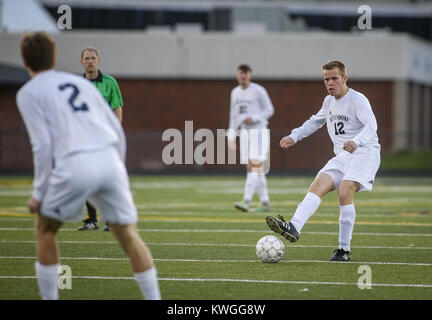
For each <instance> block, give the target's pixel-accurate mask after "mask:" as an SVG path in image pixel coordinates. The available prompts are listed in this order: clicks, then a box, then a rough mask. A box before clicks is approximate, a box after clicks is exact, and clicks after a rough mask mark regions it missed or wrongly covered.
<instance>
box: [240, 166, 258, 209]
mask: <svg viewBox="0 0 432 320" xmlns="http://www.w3.org/2000/svg"><path fill="white" fill-rule="evenodd" d="M257 180H258V177H257V174H256V173H253V172H248V173H247V175H246V182H245V188H244V196H243V201H244V202H246V203H249V202H250V201H251V200H252V198H253V195H254V193H255V189H256V185H257Z"/></svg>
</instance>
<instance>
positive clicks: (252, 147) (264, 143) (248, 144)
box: [240, 128, 270, 164]
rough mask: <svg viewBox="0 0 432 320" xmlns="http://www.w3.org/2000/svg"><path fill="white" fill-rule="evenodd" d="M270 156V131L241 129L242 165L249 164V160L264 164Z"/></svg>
mask: <svg viewBox="0 0 432 320" xmlns="http://www.w3.org/2000/svg"><path fill="white" fill-rule="evenodd" d="M269 156H270V130H269V129H267V128H262V129H240V163H241V164H247V163H248V161H249V160H257V161H261V162H264V161H266V160H269Z"/></svg>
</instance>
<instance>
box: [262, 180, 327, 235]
mask: <svg viewBox="0 0 432 320" xmlns="http://www.w3.org/2000/svg"><path fill="white" fill-rule="evenodd" d="M333 189H334V180H333V178H332V177H331V176H330V175H328V174H326V173H320V174H318V175H317V177H316V178H315V180H314V181H313V182H312V184H311V186H310V188H309V192H308V193H307V194H306V196H305V198H304V199H303V201H302V202H300V203H299V204H298V206H297V209H296V211H295V213H294V216H293V217H292V219H291V221H290V222H286V221H285V220H284V218H283V217H282V216H279V219H280V220H278V219H276V218H274V217H272V216H267V217H266V222H267V224H268V226H269V227H270V229H272V230H273V231H274V232H276V233H279V234H281V235H282V236H284V237H285V238H286V239H287V240H289V241H291V242H296V241H297V240H298V239H299V237H300V231H301V229H302V228H303V226H304V224H305V223H306V221H307V220H308V219H309V218H310V217H311V216H312V215H313V214H314V213H315V212H316V211H317V210H318V208H319V206H320V204H321V198H322V197H324V196H325V195H326V194H327V193H328V192H330V191H332V190H333Z"/></svg>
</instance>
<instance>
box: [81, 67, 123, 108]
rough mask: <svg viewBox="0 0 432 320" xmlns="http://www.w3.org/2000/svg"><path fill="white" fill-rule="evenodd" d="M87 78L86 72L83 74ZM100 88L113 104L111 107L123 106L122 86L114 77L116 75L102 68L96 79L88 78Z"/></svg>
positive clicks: (110, 103) (109, 102) (107, 99)
mask: <svg viewBox="0 0 432 320" xmlns="http://www.w3.org/2000/svg"><path fill="white" fill-rule="evenodd" d="M83 77H84V78H85V74H84V75H83ZM87 80H89V81H91V82H93V84H94V85H95V86H96V88H98V90H99V92H100V93H101V94H102V96H103V97H104V98H105V100H106V101H107V102H108V104H109V105H110V106H111V109H113V110H114V109H117V108H119V107H122V106H123V99H122V95H121V92H120V87H119V85H118V83H117V81H116V79H114V77H112V76H110V75H109V74H106V73H102V72H100V70H99V71H98V76H97V78H96V79H94V80H90V79H87Z"/></svg>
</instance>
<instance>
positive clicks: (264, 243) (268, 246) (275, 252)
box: [256, 236, 285, 263]
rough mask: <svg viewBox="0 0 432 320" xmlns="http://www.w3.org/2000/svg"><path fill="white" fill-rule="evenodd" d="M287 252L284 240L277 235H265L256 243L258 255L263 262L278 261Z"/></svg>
mask: <svg viewBox="0 0 432 320" xmlns="http://www.w3.org/2000/svg"><path fill="white" fill-rule="evenodd" d="M284 252H285V246H284V244H283V242H282V241H281V240H280V239H279V238H278V237H275V236H264V237H262V238H261V239H259V241H258V242H257V244H256V255H257V256H258V258H259V259H260V260H261V261H262V262H266V263H276V262H278V261H279V260H280V259H282V257H283V255H284Z"/></svg>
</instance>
